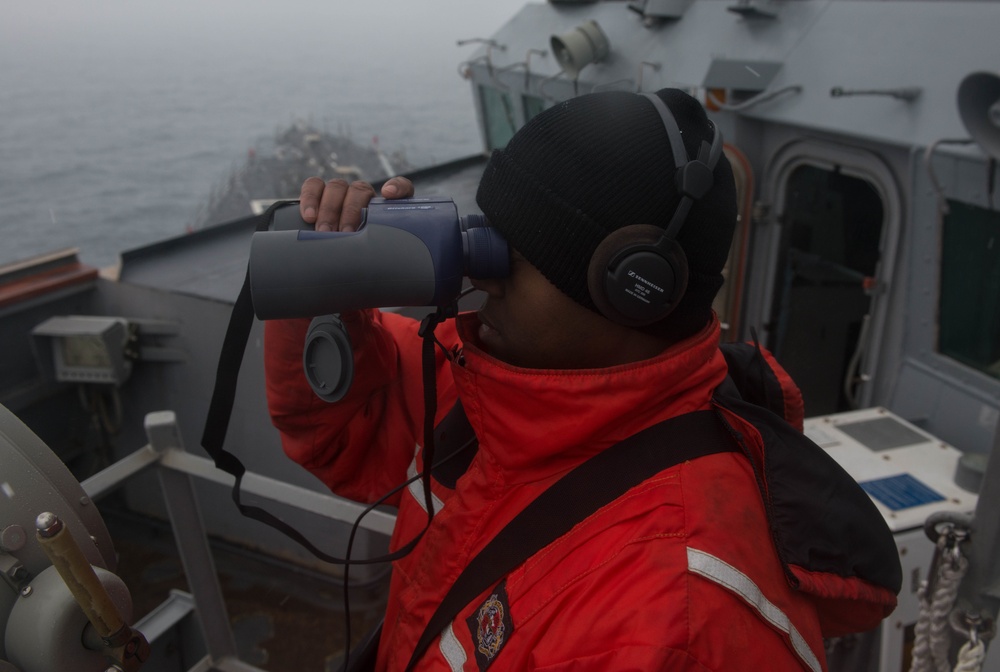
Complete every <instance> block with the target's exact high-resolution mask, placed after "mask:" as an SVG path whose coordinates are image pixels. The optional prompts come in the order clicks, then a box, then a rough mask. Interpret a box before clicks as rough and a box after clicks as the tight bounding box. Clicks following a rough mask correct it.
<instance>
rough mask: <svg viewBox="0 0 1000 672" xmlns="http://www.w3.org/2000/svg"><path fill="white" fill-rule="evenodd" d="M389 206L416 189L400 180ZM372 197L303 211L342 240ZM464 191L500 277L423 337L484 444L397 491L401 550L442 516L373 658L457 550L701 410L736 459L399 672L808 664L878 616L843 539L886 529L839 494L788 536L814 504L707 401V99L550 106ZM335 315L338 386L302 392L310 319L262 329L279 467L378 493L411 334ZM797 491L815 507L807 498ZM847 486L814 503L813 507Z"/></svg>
mask: <svg viewBox="0 0 1000 672" xmlns="http://www.w3.org/2000/svg"><path fill="white" fill-rule="evenodd" d="M663 106H665V107H666V108H667V110H666V113H664V110H663V109H662V107H663ZM671 120H673V121H671ZM671 123H674V124H676V128H675V129H671V127H670V125H671ZM685 166H689V167H688V168H685ZM691 166H693V167H691ZM382 195H383V196H385V197H386V198H397V197H406V196H411V195H413V187H412V184H411V183H410V182H409V181H408V180H406V179H404V178H394V179H392V180H390V181H389V182H387V183H386V185H385V186H384V187H383V189H382ZM372 196H374V192H373V190H372V189H371V187H370V186H368V185H365V184H363V183H354V184H351V185H348V184H347V183H345V182H342V181H338V180H332V181H330V182H329V183H326V184H324V183H323V182H322V180H319V179H317V178H312V179H310V180H308V181H307V182H306V183H305V184H304V185H303V188H302V195H301V206H300V207H301V211H302V215H303V217H304V218H305V219H306V220H307V221H309V222H315V224H316V228H317V229H320V230H341V231H344V230H353V229H355V228H357V226H358V225H359V223H360V221H361V209H362V208H363V207H364V206H365V205H366V204H367V203H368V201H369V200H370V199H371V197H372ZM477 202H478V204H479V206H480V208H481V209H482V211H483V213H484V214H485V215H486V217H487V218H488V220H489V222H490V223H491V224H492V225H493V226H494V227H496V228H497V229H498V230H499V231H500V232H501V233H502V234H503V235H504V237H505V238H506V239H507V241H508V242H509V244H510V246H511V250H512V251H511V269H510V274H509V276H508V277H506V278H504V279H499V280H488V281H486V280H479V281H475V282H474V285H475V286H476V287H477V288H478V289H480V290H482V292H483V293H484V294H485V296H486V299H485V302H484V303H483V305H482V308H481V309H480V310H479V311H478V312H477V313H468V314H462V315H460V316H459V317H458V318H457V319H455V320H450V321H448V322H446V323H444V324H443V325H441V326H440V327H439V328H438V330H437V337H438V340H439V341H440V343H441V344H442V345H443V346H444V348H442V349H441V351H439V352H437V359H436V362H435V371H434V375H435V378H436V383H437V394H438V404H437V408H438V409H439V410H438V413H437V417H436V418H435V419H434V420H435V423H439V422H441V420H442V419H443V418H444V417H445V416H446V415H447V414H448V413H449V411H451V410H452V409H453V408H454V407H455V406H456V402H460V403H461V407H462V409H463V410H464V413H465V416H466V417H467V418H468V422H469V424H470V425H471V428H472V430H473V431H474V433H475V438H476V439H477V440H478V448H475V449H474V451H475V452H470V453H469V455H468V459H467V460H466V462H467V463H468V465H467V467H466V468H465V469H464V470H462V471H460V473H459V474H458V475H457V476H456V477H455V478H446V477H444V476H439V475H438V474H437V472H436V471H435V477H434V478H432V479H431V481H430V484H431V492H430V496H429V497H428V496H427V493H426V492H425V491H424V489H423V485H422V484H421V481H419V480H415V481H413V482H411V483H410V485H409V486H408V487H407V488H404V489H403V490H402V491H401V492H400V493H399V494H397V495H396V496H395V497H394V498H393V499H391V500H390V503H391V504H394V505H396V506H398V507H399V514H398V519H397V524H396V529H395V532H394V534H393V537H392V541H391V548H393V549H396V548H399V547H401V546H403V545H404V544H406V543H407V542H409V541H410V540H412V539H414V538H416V537H417V536H418V535H419V534H420V532H421V530H422V529H423V528H424V525H425V523H426V521H427V511H426V508H427V502H428V501H429V502H430V503H431V506H432V507H433V509H434V512H435V516H434V518H433V522H432V524H431V526H430V527H429V529H427V531H426V533H425V534H424V535H423V536H422V537H421V538H420V540H419V542H418V543H417V545H416V547H415V548H414V550H413V551H412V552H411V553H410V554H408V555H407V556H406V557H404V558H402V559H400V560H398V561H396V562H395V563H394V564H393V575H392V581H391V586H390V595H389V603H388V607H387V612H386V619H385V626H384V630H383V633H382V637H381V641H380V644H379V653H378V662H377V665H376V669H378V670H403V669H404V668H405V667H406V665H407V663H408V661H409V660H410V657H411V654H412V652H413V650H414V648H415V646H416V642H417V640H418V639H419V638H420V637H421V635H422V633H423V631H424V628H425V626H426V624H427V622H428V620H429V619H430V617H431V615H432V614H433V613H434V611H435V609H436V608H437V606H438V605H439V604H440V602H441V601H442V599H443V597H444V595H445V594H446V593H447V592H448V589H449V588H450V586H451V585H452V584H453V583H454V582H455V579H456V578H457V577H458V575H459V574H460V573H461V572H462V570H463V569H464V568H465V567H466V566H467V565H468V563H469V561H470V559H471V558H473V557H475V555H476V554H477V553H478V552H479V551H480V550H481V549H482V548H483V547H484V546H486V545H487V544H488V543H489V542H490V541H491V540H492V539H493V538H494V537H495V536H496V535H497V533H498V532H499V531H500V530H502V529H503V528H504V526H505V525H507V524H508V522H509V521H510V520H511V519H512V518H513V517H514V516H515V515H516V514H518V513H519V512H520V511H522V510H523V509H524V508H525V506H527V505H528V504H529V503H530V502H531V501H532V500H534V499H535V498H536V497H537V496H538V495H539V494H541V493H542V492H544V491H545V490H546V489H547V488H548V487H549V486H551V485H552V484H553V483H555V482H556V481H558V480H559V478H560V477H561V476H563V475H564V474H565V473H567V472H568V471H569V470H571V469H573V468H574V467H576V466H577V465H579V464H580V463H582V462H584V461H586V460H587V459H588V458H591V457H592V456H594V455H596V454H599V453H601V452H602V451H604V450H606V449H607V448H609V447H610V446H613V445H615V444H617V443H618V442H620V441H622V440H624V439H626V438H628V437H630V436H633V435H635V434H636V433H638V432H640V431H641V430H643V429H645V428H647V427H650V426H652V425H655V424H657V423H659V422H662V421H664V420H667V419H669V418H672V417H675V416H679V415H682V414H687V413H691V412H694V411H701V410H707V409H715V410H716V411H717V413H718V414H719V416H720V417H721V418H724V421H725V423H726V425H727V427H729V428H730V430H731V431H732V432H733V434H734V436H736V437H737V438H738V439H739V442H740V446H741V450H739V451H735V452H723V453H719V454H714V455H709V456H706V457H702V458H699V459H696V460H690V461H687V462H683V463H681V464H679V465H677V466H675V467H672V468H669V469H667V470H665V471H663V472H661V473H659V474H658V475H656V476H655V477H653V478H650V479H647V480H645V481H643V482H642V483H641V484H639V485H637V486H635V487H633V488H632V489H631V490H629V491H628V492H627V493H626V494H625V495H624V496H622V497H620V498H618V499H617V500H615V501H614V502H612V503H611V504H609V505H607V506H604V507H602V508H600V509H598V510H597V511H596V512H595V513H593V514H591V515H590V516H588V517H587V518H586V519H585V520H583V521H582V522H580V523H579V524H577V525H576V526H575V527H573V528H572V530H570V531H569V532H568V533H567V534H565V535H563V536H561V537H560V538H559V539H557V540H556V541H554V542H553V543H551V544H549V545H548V546H546V547H545V548H544V549H543V550H541V551H539V552H537V553H535V554H534V555H533V556H532V557H531V558H530V559H529V560H527V561H526V562H524V563H523V564H521V565H520V566H519V567H517V568H516V569H515V570H514V571H512V572H510V573H509V574H508V575H507V576H506V577H505V578H504V579H503V580H502V581H501V582H500V583H499V584H497V585H495V586H493V587H491V588H490V589H488V590H486V591H484V592H483V593H482V594H481V595H479V596H478V597H477V598H476V599H474V600H473V601H472V602H470V603H469V604H468V605H467V606H466V607H465V608H464V609H463V610H462V611H461V613H459V615H458V616H457V617H455V618H454V620H453V621H452V622H451V623H450V624H449V625H447V626H446V627H444V628H443V630H442V631H441V632H439V633H432V634H434V635H435V639H434V642H433V644H432V645H431V646H430V647H429V648H428V649H427V650H426V652H425V653H423V654H422V656H421V657H420V658H419V660H418V662H417V665H416V669H420V670H463V669H464V670H485V669H487V668H490V669H492V670H525V669H544V670H551V671H557V670H558V671H562V670H567V671H568V670H595V671H596V670H602V671H603V670H765V669H766V670H814V671H818V670H822V669H825V659H824V653H823V641H822V640H823V637H824V636H831V635H838V634H843V633H845V632H850V631H860V630H866V629H870V628H872V627H874V626H875V625H877V623H878V622H879V620H880V619H881V618H883V617H884V616H885V615H887V614H888V613H889V611H891V609H892V607H893V605H894V603H895V597H894V590H898V585H896V586H892V585H888V586H887V585H878V584H877V582H876V583H872V582H871V581H870V580H868V577H866V576H864V575H863V573H862V572H860V571H857V567H858V566H859V563H858V562H856V561H855V560H854V559H852V557H853V556H851V553H853V551H850V550H849V549H846V548H841V546H843V545H845V544H847V543H848V542H845V541H844V540H850V539H851V537H852V534H855V533H856V530H857V529H858V528H859V526H860V527H866V526H867V527H872V528H873V529H875V535H876V536H879V535H884V536H885V537H887V535H888V531H887V530H885V529H884V523H882V522H881V519H878V520H877V521H874V520H872V514H873V513H874V508H873V507H872V508H871V509H870V510H867V509H864V503H863V502H862V504H861V505H860V506H859V507H853V503H854V500H851V501H852V507H853V508H852V507H844V508H845V510H844V511H840V510H833V509H831V510H829V511H825V515H824V516H823V518H824V519H825V521H824V523H823V526H820V527H817V528H816V529H820V528H821V529H822V530H824V532H822V533H819V532H809V530H811V529H813V526H812V523H813V521H811V520H791V522H790V520H789V519H794V518H795V516H796V515H799V514H797V513H796V512H797V511H800V510H801V511H806V510H809V508H808V507H800V506H798V504H795V505H793V506H786V507H784V508H783V505H782V503H781V502H772V501H771V499H772V493H773V492H779V491H782V488H781V485H782V484H780V483H776V484H773V487H772V483H771V481H769V480H767V479H768V478H770V474H769V473H766V472H767V471H768V470H765V469H764V466H765V465H770V464H771V461H770V460H771V458H770V456H769V455H770V453H769V452H768V451H769V449H770V447H769V445H767V442H766V441H765V439H764V437H763V435H762V432H761V431H759V429H758V428H757V427H755V426H754V425H753V424H751V423H750V422H749V421H747V420H746V419H745V418H743V417H741V416H740V415H739V414H738V413H737V412H735V411H734V410H733V409H732V408H727V407H724V406H722V405H720V403H719V402H718V401H717V396H716V393H717V390H718V389H719V388H720V386H722V385H723V384H724V383H725V382H726V380H727V364H726V361H725V359H724V357H723V354H722V353H721V351H720V349H719V322H718V320H717V318H716V317H715V315H714V313H713V312H712V308H711V305H712V300H713V298H714V296H715V294H716V292H717V291H718V289H719V287H720V286H721V284H722V275H721V271H722V267H723V265H724V263H725V260H726V257H727V255H728V251H729V245H730V240H731V237H732V232H733V228H734V225H735V220H736V199H735V187H734V183H733V177H732V172H731V169H730V166H729V163H728V162H727V160H726V158H725V156H724V155H723V154H722V153H721V139H720V137H719V135H718V132H717V131H716V129H715V128H714V126H713V125H712V124H711V123H710V122H709V120H708V119H707V117H706V115H705V112H704V110H703V109H702V107H701V105H700V104H699V103H698V102H697V101H695V100H694V99H693V98H691V97H690V96H688V95H686V94H684V93H682V92H680V91H677V90H663V91H660V92H658V93H657V94H656V95H655V100H653V99H651V98H650V97H648V96H644V95H637V94H631V93H624V92H606V93H600V94H591V95H587V96H581V97H579V98H575V99H571V100H569V101H566V102H563V103H560V104H558V105H556V106H555V107H553V108H550V109H549V110H546V111H545V112H543V113H541V114H539V115H538V116H536V117H535V118H533V119H532V120H531V121H530V122H529V123H528V124H526V125H525V126H524V128H522V129H521V130H520V131H519V132H518V133H517V134H516V135H515V136H514V138H513V139H512V140H511V141H510V143H509V144H508V146H507V147H506V148H505V149H503V150H497V151H495V152H494V153H493V155H492V157H491V159H490V162H489V164H488V165H487V167H486V170H485V173H484V175H483V178H482V181H481V183H480V187H479V192H478V195H477ZM678 213H679V214H678ZM623 257H624V260H623ZM342 319H343V321H344V323H345V325H346V326H347V329H348V331H349V333H350V337H351V340H352V343H353V345H354V348H355V371H356V376H355V382H354V384H353V387H352V388H351V390H350V391H349V393H348V394H347V395H346V396H345V397H344V398H343V399H342V400H341V401H340V402H337V403H335V404H326V403H324V402H322V401H320V400H319V399H318V398H317V397H316V396H315V395H314V394H313V393H312V391H311V389H310V387H309V386H308V384H307V382H306V380H305V378H304V376H303V373H302V368H301V361H302V360H301V352H302V343H303V337H304V334H305V330H306V327H307V322H304V321H296V320H287V321H275V322H270V323H268V325H267V328H266V370H267V383H268V401H269V406H270V410H271V413H272V417H273V420H274V423H275V425H276V426H277V427H278V428H279V429H280V430H281V432H282V440H283V446H284V449H285V451H286V452H287V453H288V455H289V456H290V457H291V458H292V459H294V460H296V461H298V462H299V463H301V464H302V465H303V466H304V467H306V468H307V469H309V470H310V471H312V472H313V473H315V474H316V475H317V476H319V477H320V478H321V479H322V480H323V481H324V482H325V483H327V484H328V485H329V487H330V488H331V489H332V490H334V491H335V492H337V493H338V494H340V495H343V496H346V497H351V498H353V499H357V500H359V501H365V502H372V501H375V500H376V499H378V498H379V497H381V496H382V495H383V494H384V493H386V492H389V491H390V490H391V489H393V488H394V487H396V486H398V485H399V484H400V483H403V482H405V481H406V480H407V478H408V477H412V476H413V475H415V474H417V473H420V472H422V470H423V469H424V463H423V452H422V442H423V433H422V423H423V414H424V411H425V408H424V401H423V396H422V394H423V387H422V378H421V370H422V362H421V342H420V341H421V339H420V338H419V336H418V334H417V331H418V324H417V323H416V322H414V321H412V320H409V319H407V318H404V317H401V316H399V315H396V314H391V313H382V312H379V311H376V310H371V311H358V312H352V313H349V314H344V315H342ZM767 435H768V436H771V434H770V433H767ZM662 450H664V451H670V450H671V445H663V446H662ZM819 480H823V479H822V478H821V479H819ZM832 480H837V479H832ZM838 483H840V481H838ZM796 485H798V484H796ZM793 489H795V490H797V491H803V490H804V491H807V492H802V493H800V494H801V496H804V497H813V493H812V492H810V491H811V490H812V488H811V485H808V484H807V485H806V487H797V488H793ZM839 496H840V495H839V494H834V495H831V496H827V493H819V492H817V493H815V497H817V498H819V500H820V501H818V502H814V503H813V507H812V510H817V509H823V507H829V506H833V505H835V504H836V498H837V497H839ZM852 496H853V495H852ZM861 497H862V498H863V499H864V502H867V499H866V498H864V495H863V494H862V495H861ZM858 501H860V500H858ZM868 504H869V505H870V502H868ZM776 512H777V513H776ZM801 515H806V514H801ZM874 515H875V516H877V514H874ZM777 519H781V520H780V529H779V527H778V522H776V520H777ZM879 525H881V526H882V527H881V528H880V527H879ZM787 530H793V533H788V532H787ZM795 530H798V531H803V530H805V531H807V532H806V533H803V536H809V535H810V534H821V535H823V538H820V539H816V540H814V539H809V540H808V545H809V548H810V549H815V548H820V549H822V550H823V552H822V553H816V552H812V551H806V552H800V551H799V550H797V549H798V548H799V547H798V546H797V544H799V541H800V540H798V539H797V538H795V537H796V536H797V535H798V534H799V532H794V531H795ZM826 530H831V531H832V532H831V534H829V535H827V533H826ZM789 536H790V537H792V539H791V540H789V539H788V538H787V537H789ZM782 537H784V538H782ZM880 539H881V541H883V542H884V541H885V538H882V537H880ZM802 544H806V542H805V541H804V540H803V541H802ZM790 546H792V547H795V548H793V549H792V550H791V551H790V550H788V549H789V547H790ZM879 548H880V549H881V550H885V549H887V548H888V549H891V550H890V552H891V553H892V557H888V555H887V554H885V553H884V554H883V555H884V556H885V557H880V558H879V559H878V560H879V561H882V560H884V562H885V563H887V564H890V565H891V564H892V563H895V567H896V572H897V574H898V559H897V558H896V557H895V555H894V547H893V546H892V542H891V538H888V545H886V544H884V543H882V544H881V545H880V546H879ZM862 552H864V551H863V549H862ZM806 556H810V557H814V558H815V557H820V558H821V561H820V562H819V563H818V566H813V565H811V564H810V563H809V562H807V561H806V560H805V559H804V558H806ZM876 564H878V563H876ZM875 573H878V572H877V571H876V572H875ZM886 574H887V575H889V576H890V579H889V580H888V581H885V582H883V583H884V584H892V582H893V581H894V580H896V579H893V578H891V577H892V571H891V568H890V569H889V570H887V571H886Z"/></svg>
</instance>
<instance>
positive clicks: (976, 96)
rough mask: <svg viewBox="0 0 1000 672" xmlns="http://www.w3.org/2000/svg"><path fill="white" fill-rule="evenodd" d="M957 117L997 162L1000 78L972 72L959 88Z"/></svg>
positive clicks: (999, 125)
mask: <svg viewBox="0 0 1000 672" xmlns="http://www.w3.org/2000/svg"><path fill="white" fill-rule="evenodd" d="M958 114H959V116H961V117H962V123H963V124H965V128H966V129H967V130H968V131H969V134H970V135H971V136H972V139H973V140H975V141H976V142H977V143H979V146H980V147H982V148H983V150H984V151H985V152H986V153H987V154H989V155H990V156H992V157H993V158H1000V75H997V74H994V73H992V72H974V73H972V74H971V75H968V76H967V77H966V78H965V79H963V80H962V83H961V84H960V85H959V87H958Z"/></svg>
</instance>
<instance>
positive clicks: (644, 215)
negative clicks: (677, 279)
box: [476, 89, 736, 340]
mask: <svg viewBox="0 0 1000 672" xmlns="http://www.w3.org/2000/svg"><path fill="white" fill-rule="evenodd" d="M656 95H658V96H659V97H660V99H662V100H663V102H664V103H666V105H667V106H668V107H669V108H670V111H671V113H672V114H673V115H674V117H675V118H676V120H677V125H678V126H679V127H680V130H681V134H682V136H683V138H684V145H685V147H686V149H687V154H688V156H690V157H694V156H697V154H698V148H699V147H700V145H701V143H702V142H703V141H705V142H709V143H711V141H712V128H711V124H710V123H709V122H708V118H707V116H706V115H705V110H704V109H703V108H702V106H701V104H700V103H699V102H698V101H697V100H695V99H694V98H692V97H691V96H689V95H688V94H686V93H684V92H683V91H680V90H678V89H663V90H661V91H658V92H657V93H656ZM674 173H675V166H674V159H673V153H672V152H671V149H670V140H669V139H668V137H667V132H666V130H664V127H663V121H662V120H661V119H660V115H659V114H658V113H657V111H656V108H655V107H654V106H653V104H652V102H651V101H649V100H648V99H646V98H645V97H643V96H640V95H638V94H635V93H627V92H623V91H608V92H602V93H592V94H589V95H584V96H579V97H577V98H572V99H570V100H567V101H564V102H562V103H559V104H558V105H556V106H554V107H551V108H549V109H547V110H545V111H544V112H541V113H540V114H538V115H537V116H535V117H534V118H532V119H531V120H530V121H529V122H528V123H527V124H525V125H524V127H522V128H521V130H519V131H518V132H517V134H516V135H514V137H513V138H512V139H511V140H510V142H509V143H508V144H507V147H506V148H504V149H498V150H495V151H494V152H493V155H492V156H491V157H490V161H489V163H488V164H487V166H486V170H485V172H484V173H483V177H482V180H481V181H480V183H479V191H478V193H477V194H476V201H477V203H478V204H479V207H480V208H481V209H482V211H483V214H485V215H486V218H487V219H488V220H489V221H490V223H491V224H492V225H493V226H495V227H496V228H497V229H499V230H500V232H501V233H503V235H504V237H505V238H506V239H507V241H508V242H509V243H510V245H511V246H512V247H514V248H515V249H516V250H517V251H518V252H520V253H521V254H522V255H523V256H524V258H525V259H527V260H528V261H529V262H530V263H531V264H532V265H533V266H535V268H537V269H538V270H539V271H541V272H542V274H543V275H544V276H545V277H546V278H548V280H549V281H550V282H551V283H552V284H554V285H555V286H556V287H558V288H559V289H560V290H561V291H562V292H563V293H564V294H566V295H567V296H569V297H570V298H572V299H573V300H574V301H576V302H577V303H579V304H581V305H583V306H585V307H587V308H590V309H591V310H594V311H597V307H596V306H595V305H594V302H593V301H592V300H591V298H590V293H589V291H588V289H587V267H588V265H589V262H590V258H591V256H592V255H593V253H594V250H595V249H596V248H597V246H598V245H599V244H600V242H601V241H602V240H604V238H605V237H607V236H608V235H609V234H610V233H611V232H612V231H615V230H617V229H619V228H621V227H623V226H627V225H629V224H654V225H656V226H660V227H666V225H667V223H668V222H669V221H670V218H671V216H672V215H673V212H674V210H675V209H676V207H677V204H678V203H679V201H680V197H679V195H678V193H677V188H676V184H675V179H674ZM714 178H715V179H714V182H713V186H712V189H711V190H710V191H709V192H708V193H707V194H706V195H705V196H704V197H703V198H702V199H700V200H699V201H697V202H695V204H694V206H693V207H692V208H691V212H690V214H688V216H687V219H686V220H685V223H684V226H683V228H682V229H681V231H680V233H679V234H678V236H677V242H678V243H679V244H680V246H681V248H682V249H683V250H684V252H685V254H686V256H687V261H688V266H689V273H690V275H689V279H688V287H687V291H686V292H685V294H684V297H683V298H682V299H681V301H680V303H679V304H678V305H677V307H676V308H675V309H674V311H673V312H672V313H670V315H669V316H667V317H666V318H665V319H664V320H661V321H660V322H659V323H656V324H653V325H650V326H648V327H643V328H642V330H643V331H646V332H649V333H653V334H657V335H660V336H662V337H665V338H669V339H672V340H675V339H678V338H683V337H686V336H688V335H690V334H692V333H694V332H695V331H697V330H699V329H701V328H702V327H704V326H705V324H706V323H707V322H708V320H709V319H710V317H711V308H712V301H713V299H714V298H715V295H716V293H717V292H718V291H719V288H720V287H721V286H722V273H721V271H722V267H723V265H724V264H725V262H726V258H727V256H728V254H729V246H730V243H731V241H732V236H733V230H734V228H735V225H736V186H735V183H734V181H733V173H732V168H731V167H730V165H729V161H728V160H727V159H726V157H725V155H722V156H721V157H720V159H719V162H718V164H716V167H715V171H714Z"/></svg>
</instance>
